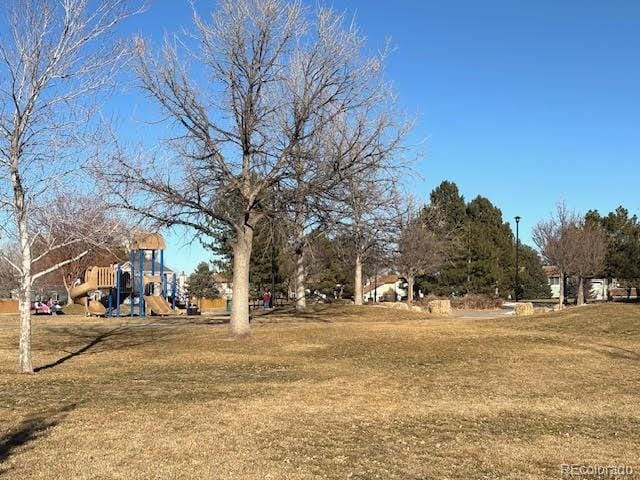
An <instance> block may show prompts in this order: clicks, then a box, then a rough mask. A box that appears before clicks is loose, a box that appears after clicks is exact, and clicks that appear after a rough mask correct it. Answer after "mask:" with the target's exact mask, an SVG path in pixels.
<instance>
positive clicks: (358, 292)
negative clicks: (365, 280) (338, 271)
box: [353, 253, 362, 305]
mask: <svg viewBox="0 0 640 480" xmlns="http://www.w3.org/2000/svg"><path fill="white" fill-rule="evenodd" d="M353 303H355V304H356V305H362V258H361V257H360V254H359V253H357V254H356V271H355V278H354V282H353Z"/></svg>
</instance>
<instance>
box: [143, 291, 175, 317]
mask: <svg viewBox="0 0 640 480" xmlns="http://www.w3.org/2000/svg"><path fill="white" fill-rule="evenodd" d="M144 302H145V304H146V305H147V307H149V309H150V310H151V313H152V314H153V315H179V314H180V312H179V311H178V310H174V309H173V308H171V304H170V303H169V302H167V301H166V300H165V299H164V298H162V297H160V296H156V295H153V296H151V295H149V296H145V297H144Z"/></svg>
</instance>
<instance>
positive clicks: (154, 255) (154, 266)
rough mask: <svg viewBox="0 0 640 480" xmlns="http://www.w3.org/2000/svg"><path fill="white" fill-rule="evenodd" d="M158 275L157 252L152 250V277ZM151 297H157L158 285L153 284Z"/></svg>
mask: <svg viewBox="0 0 640 480" xmlns="http://www.w3.org/2000/svg"><path fill="white" fill-rule="evenodd" d="M155 274H156V251H155V250H151V275H155ZM151 288H152V290H151V292H150V293H151V295H155V294H156V284H155V283H153V284H151Z"/></svg>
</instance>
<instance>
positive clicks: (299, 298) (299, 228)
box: [295, 212, 307, 312]
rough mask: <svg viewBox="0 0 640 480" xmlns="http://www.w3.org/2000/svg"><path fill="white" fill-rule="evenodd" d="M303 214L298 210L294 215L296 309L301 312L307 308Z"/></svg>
mask: <svg viewBox="0 0 640 480" xmlns="http://www.w3.org/2000/svg"><path fill="white" fill-rule="evenodd" d="M303 219H304V215H303V213H302V212H299V213H298V214H297V215H296V223H298V225H296V249H295V254H296V274H295V275H296V276H295V280H296V311H298V312H302V311H304V309H305V308H307V289H306V288H305V271H304V222H303Z"/></svg>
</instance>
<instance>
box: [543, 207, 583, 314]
mask: <svg viewBox="0 0 640 480" xmlns="http://www.w3.org/2000/svg"><path fill="white" fill-rule="evenodd" d="M579 223H580V218H579V217H578V215H576V214H575V213H574V212H571V211H569V209H568V208H567V206H566V205H565V204H564V203H559V204H558V205H557V206H556V212H555V213H554V215H553V216H552V217H551V218H550V219H549V220H544V221H541V222H538V223H537V224H536V226H535V227H534V228H533V241H534V243H535V244H536V246H537V247H538V249H539V250H540V253H541V254H542V257H543V258H544V260H545V261H546V262H547V263H548V264H549V265H554V266H556V267H557V268H558V270H559V271H560V308H563V306H564V297H565V293H564V279H565V276H566V275H567V274H568V273H571V271H572V269H573V267H574V266H575V265H576V263H577V262H578V257H579V256H580V255H581V253H580V252H578V251H577V250H576V249H575V246H574V245H573V238H574V235H573V233H572V232H574V231H575V229H576V228H578V225H579Z"/></svg>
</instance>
